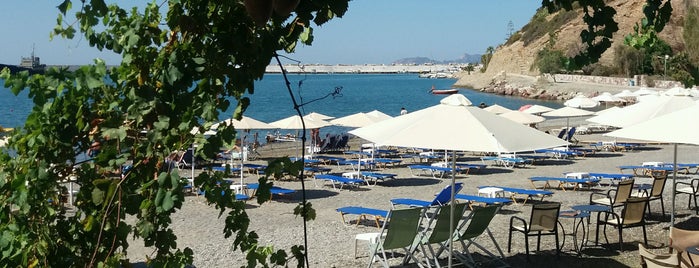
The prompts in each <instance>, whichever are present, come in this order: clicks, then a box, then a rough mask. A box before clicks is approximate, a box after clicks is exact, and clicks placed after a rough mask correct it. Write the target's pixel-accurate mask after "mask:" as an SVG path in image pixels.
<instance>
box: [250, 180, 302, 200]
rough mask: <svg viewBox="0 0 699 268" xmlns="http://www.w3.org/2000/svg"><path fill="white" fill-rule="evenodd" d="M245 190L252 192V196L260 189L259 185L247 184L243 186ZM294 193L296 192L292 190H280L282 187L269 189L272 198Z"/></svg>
mask: <svg viewBox="0 0 699 268" xmlns="http://www.w3.org/2000/svg"><path fill="white" fill-rule="evenodd" d="M245 188H247V189H250V190H253V193H252V195H251V196H254V195H255V193H256V192H257V189H259V188H260V184H259V183H248V184H247V185H246V186H245ZM295 192H296V190H294V189H287V188H282V187H278V186H272V188H271V189H269V193H270V194H272V197H274V196H275V195H277V196H281V195H290V194H293V193H295Z"/></svg>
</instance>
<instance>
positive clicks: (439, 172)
mask: <svg viewBox="0 0 699 268" xmlns="http://www.w3.org/2000/svg"><path fill="white" fill-rule="evenodd" d="M408 169H409V170H410V174H412V175H413V176H421V175H423V176H426V175H431V176H432V177H433V178H435V179H441V178H443V177H444V174H447V173H450V172H452V168H451V167H440V166H428V165H410V166H408ZM460 171H461V169H459V168H458V167H457V168H456V172H460Z"/></svg>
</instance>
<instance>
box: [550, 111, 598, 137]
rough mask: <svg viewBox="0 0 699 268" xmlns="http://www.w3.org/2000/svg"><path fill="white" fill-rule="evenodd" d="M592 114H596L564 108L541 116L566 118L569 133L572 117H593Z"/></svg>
mask: <svg viewBox="0 0 699 268" xmlns="http://www.w3.org/2000/svg"><path fill="white" fill-rule="evenodd" d="M592 114H594V112H591V111H587V110H583V109H578V108H573V107H568V106H564V107H561V108H558V109H556V110H553V111H550V112H546V113H543V114H541V115H543V116H549V117H565V119H566V131H567V130H568V129H570V118H571V117H578V116H588V115H592Z"/></svg>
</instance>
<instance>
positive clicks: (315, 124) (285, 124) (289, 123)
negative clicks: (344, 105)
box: [269, 115, 332, 129]
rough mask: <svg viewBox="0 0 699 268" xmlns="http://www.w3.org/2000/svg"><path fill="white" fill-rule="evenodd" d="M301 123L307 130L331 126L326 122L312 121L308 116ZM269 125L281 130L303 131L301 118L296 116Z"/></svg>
mask: <svg viewBox="0 0 699 268" xmlns="http://www.w3.org/2000/svg"><path fill="white" fill-rule="evenodd" d="M303 121H304V122H305V123H306V128H307V129H314V128H322V127H327V126H330V125H332V124H330V123H329V122H327V121H323V120H317V119H313V118H310V117H308V116H304V117H303ZM269 124H270V125H273V126H275V127H277V128H281V129H303V124H301V117H300V116H298V115H292V116H289V117H287V118H284V119H280V120H277V121H274V122H272V123H269Z"/></svg>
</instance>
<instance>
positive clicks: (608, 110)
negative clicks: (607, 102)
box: [594, 106, 622, 115]
mask: <svg viewBox="0 0 699 268" xmlns="http://www.w3.org/2000/svg"><path fill="white" fill-rule="evenodd" d="M619 109H622V108H621V107H619V106H612V107H609V108H607V109H604V110H600V111H597V112H595V113H594V115H601V114H605V113H608V112H612V111H616V110H619Z"/></svg>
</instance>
